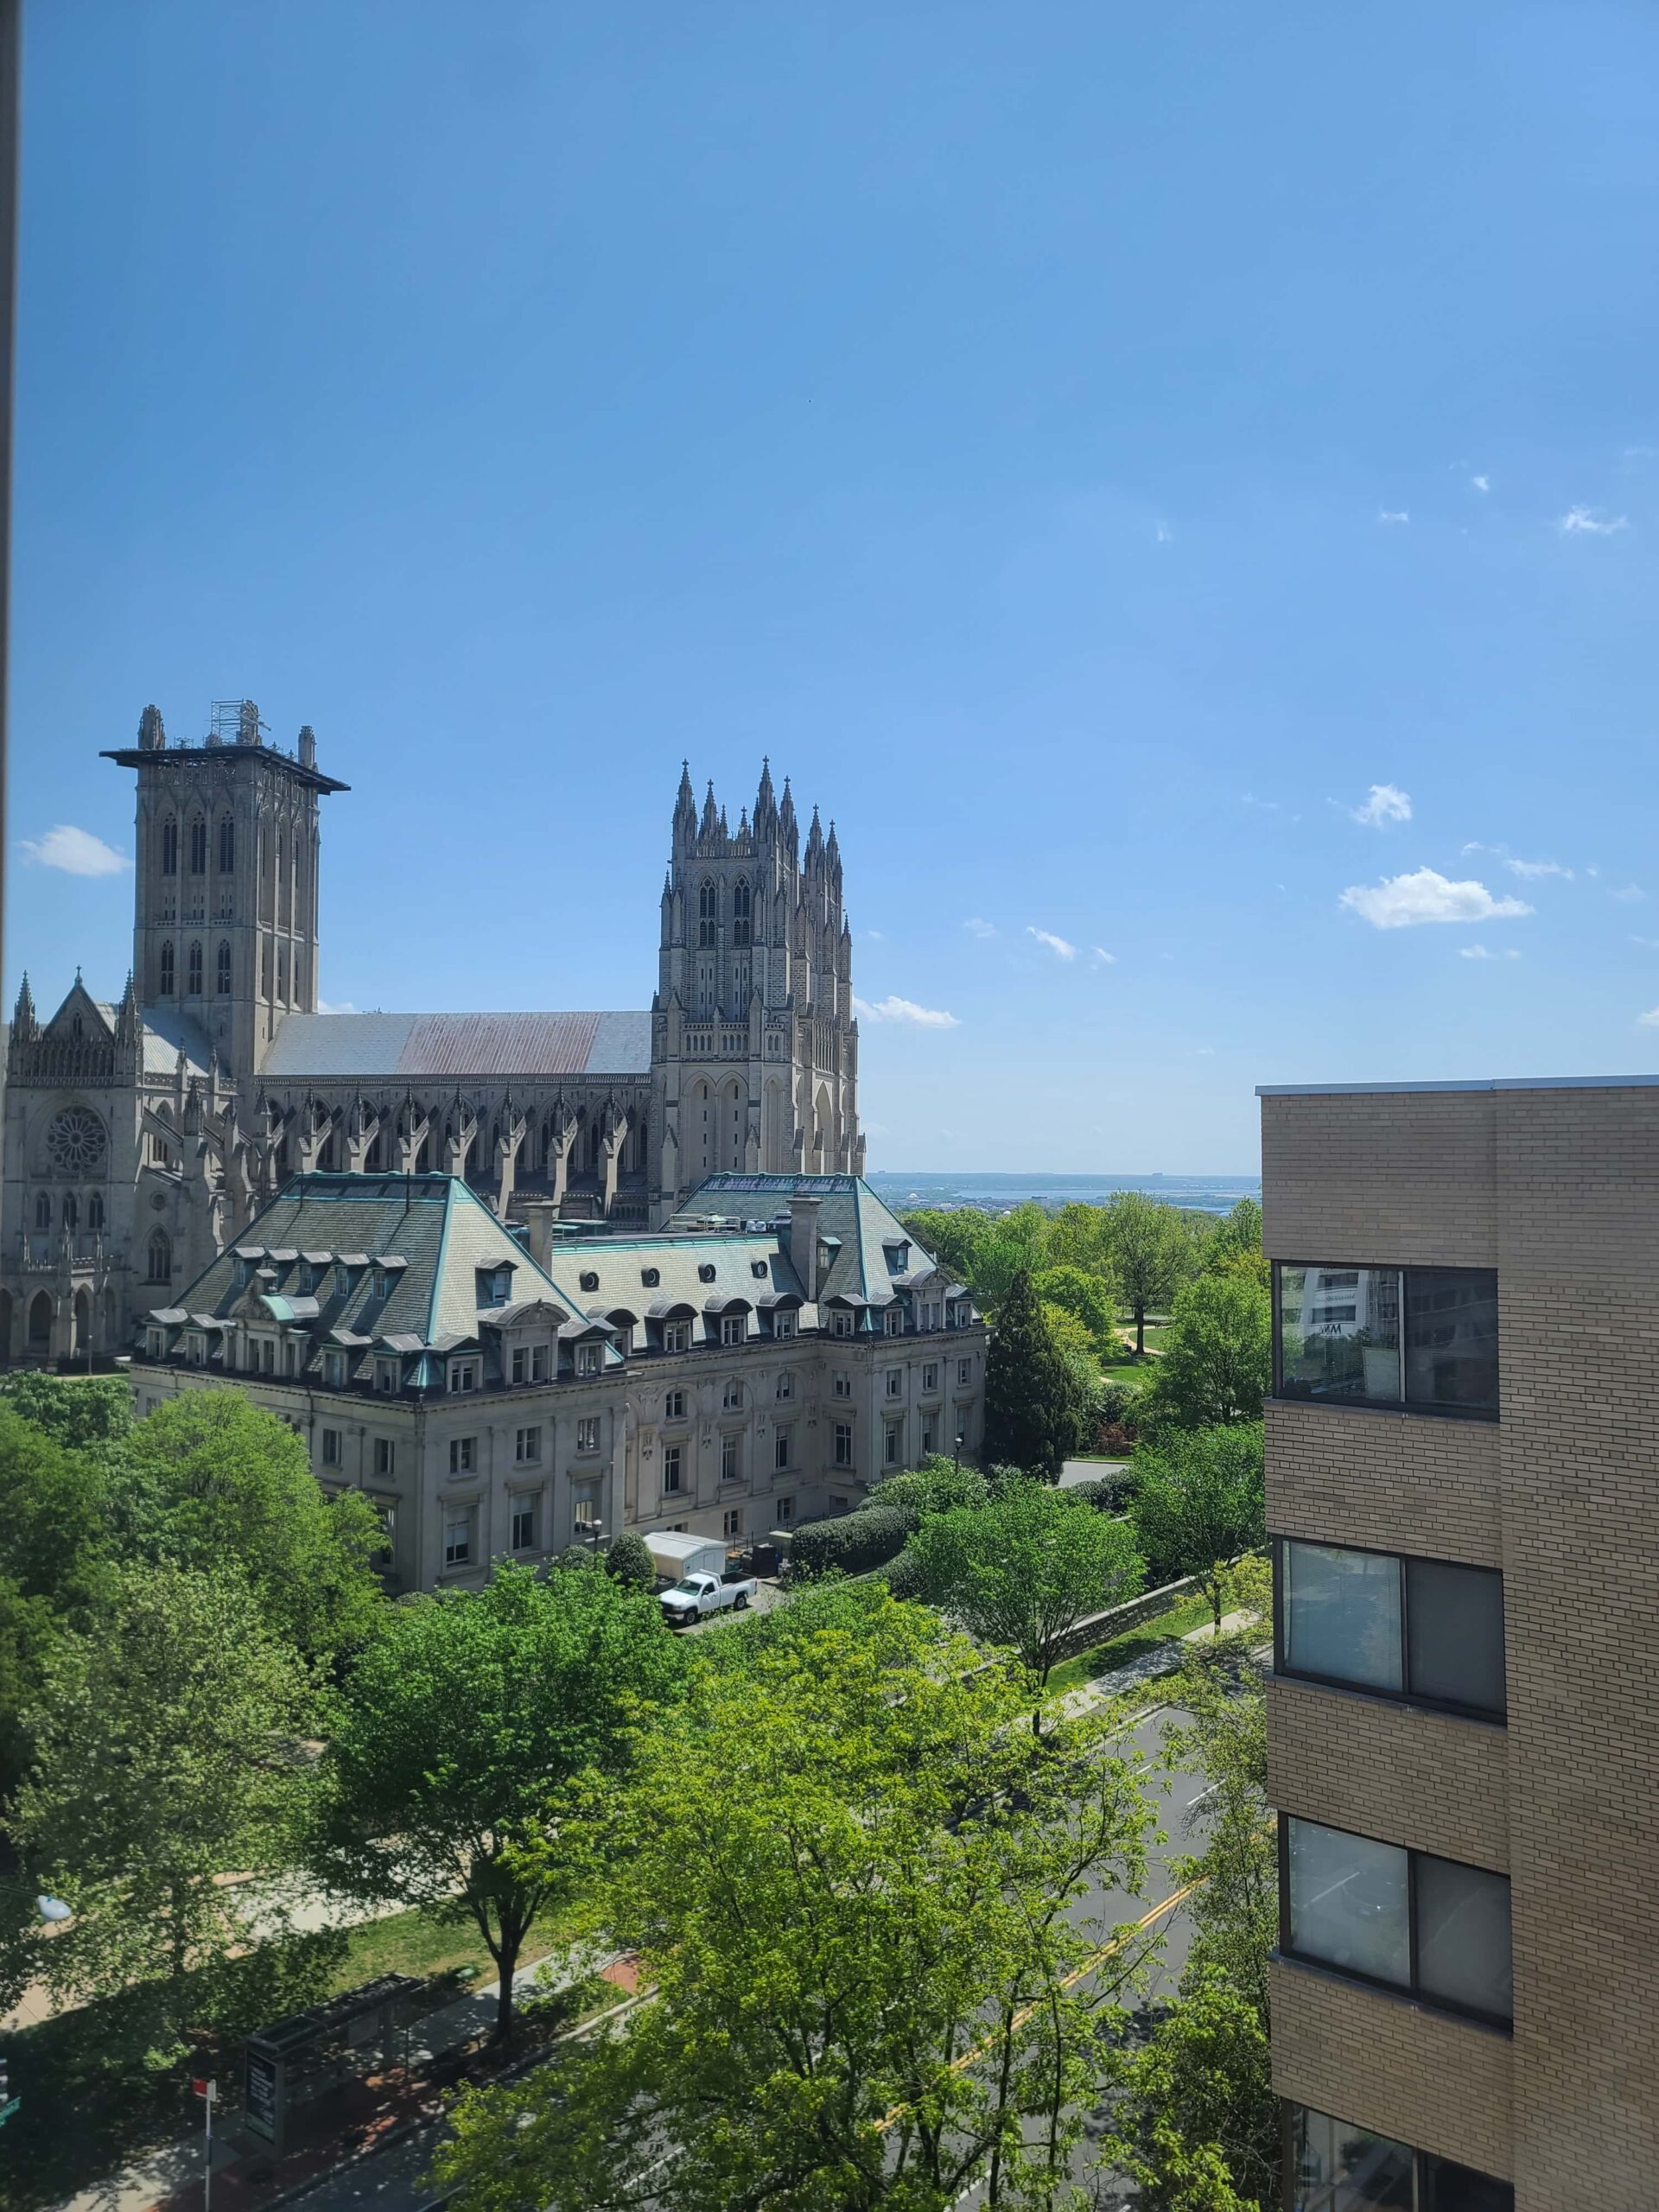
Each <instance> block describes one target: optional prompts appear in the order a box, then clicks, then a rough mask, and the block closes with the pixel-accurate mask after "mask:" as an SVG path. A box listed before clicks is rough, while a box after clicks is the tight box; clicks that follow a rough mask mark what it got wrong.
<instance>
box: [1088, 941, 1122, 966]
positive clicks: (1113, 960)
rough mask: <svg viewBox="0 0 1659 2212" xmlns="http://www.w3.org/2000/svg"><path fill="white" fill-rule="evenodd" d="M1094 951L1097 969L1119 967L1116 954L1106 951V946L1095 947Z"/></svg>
mask: <svg viewBox="0 0 1659 2212" xmlns="http://www.w3.org/2000/svg"><path fill="white" fill-rule="evenodd" d="M1093 951H1094V956H1095V965H1096V967H1097V968H1116V965H1117V955H1116V953H1115V952H1108V951H1107V950H1106V948H1105V946H1104V945H1103V944H1097V945H1096V946H1094V947H1093Z"/></svg>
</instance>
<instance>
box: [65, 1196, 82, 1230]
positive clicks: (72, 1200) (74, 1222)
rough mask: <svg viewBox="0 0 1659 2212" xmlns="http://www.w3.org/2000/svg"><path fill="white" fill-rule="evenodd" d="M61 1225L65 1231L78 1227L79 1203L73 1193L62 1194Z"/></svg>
mask: <svg viewBox="0 0 1659 2212" xmlns="http://www.w3.org/2000/svg"><path fill="white" fill-rule="evenodd" d="M63 1225H64V1227H65V1228H66V1229H79V1227H80V1201H79V1198H76V1196H75V1194H74V1192H73V1191H66V1192H64V1194H63Z"/></svg>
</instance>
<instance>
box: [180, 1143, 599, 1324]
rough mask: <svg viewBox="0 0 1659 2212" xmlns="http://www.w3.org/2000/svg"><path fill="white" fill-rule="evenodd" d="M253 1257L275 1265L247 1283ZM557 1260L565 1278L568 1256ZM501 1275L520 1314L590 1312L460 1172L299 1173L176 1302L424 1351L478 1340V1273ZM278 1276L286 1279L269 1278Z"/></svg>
mask: <svg viewBox="0 0 1659 2212" xmlns="http://www.w3.org/2000/svg"><path fill="white" fill-rule="evenodd" d="M284 1251H286V1252H289V1253H291V1254H292V1255H293V1257H292V1259H291V1260H289V1261H288V1262H284V1263H283V1265H282V1266H281V1268H280V1269H277V1268H275V1267H273V1265H272V1264H271V1262H272V1259H273V1256H274V1255H275V1254H277V1253H278V1252H284ZM246 1255H264V1256H265V1260H266V1265H265V1267H264V1268H262V1269H261V1272H260V1275H259V1278H258V1279H257V1283H256V1284H255V1285H254V1286H252V1287H241V1286H238V1281H237V1271H238V1265H242V1266H246V1265H247V1264H249V1262H248V1258H247V1256H246ZM324 1262H326V1263H327V1273H326V1274H324V1275H323V1277H322V1279H321V1281H314V1282H313V1284H312V1286H311V1287H310V1288H309V1289H308V1290H305V1291H302V1290H301V1289H300V1288H299V1277H298V1274H297V1270H298V1268H301V1267H302V1266H303V1267H308V1268H310V1269H311V1270H312V1271H313V1272H314V1273H315V1271H316V1270H318V1269H319V1268H320V1266H321V1264H322V1263H324ZM375 1263H378V1264H375ZM556 1264H559V1265H560V1266H561V1271H562V1272H563V1264H562V1255H561V1260H560V1261H559V1262H556ZM499 1268H512V1270H513V1276H512V1282H513V1290H514V1294H515V1298H516V1299H517V1300H518V1304H519V1306H520V1309H521V1310H522V1305H523V1301H524V1299H525V1298H526V1297H529V1298H532V1299H534V1298H542V1297H545V1298H546V1299H547V1300H549V1301H550V1303H551V1304H553V1305H554V1306H556V1307H557V1308H558V1309H559V1311H560V1312H561V1313H563V1314H565V1315H569V1314H574V1313H581V1311H582V1306H581V1302H580V1301H579V1300H578V1299H577V1298H576V1296H575V1293H574V1292H573V1291H571V1290H568V1289H566V1288H565V1287H563V1285H562V1284H561V1283H560V1282H559V1281H556V1279H555V1277H554V1276H553V1275H551V1274H549V1273H548V1272H547V1271H546V1270H544V1269H543V1268H538V1267H537V1264H536V1262H534V1261H533V1260H532V1259H531V1256H530V1255H529V1254H528V1253H527V1252H526V1251H525V1249H524V1246H523V1245H522V1244H521V1243H519V1242H518V1238H517V1237H516V1236H512V1234H511V1233H510V1232H509V1231H508V1230H505V1228H503V1226H502V1224H500V1223H499V1221H498V1220H497V1219H496V1217H495V1216H494V1214H493V1213H492V1212H491V1211H490V1209H489V1207H488V1206H487V1205H485V1204H484V1202H483V1200H482V1199H481V1198H479V1197H478V1195H477V1194H476V1192H474V1191H472V1190H471V1189H470V1188H469V1187H468V1186H467V1184H466V1183H465V1182H463V1181H462V1180H461V1179H460V1178H459V1177H457V1176H453V1175H394V1174H379V1175H344V1174H341V1175H324V1174H312V1175H296V1177H295V1178H294V1179H293V1180H292V1181H291V1182H289V1184H287V1185H285V1186H284V1188H283V1190H282V1191H281V1192H279V1194H278V1195H277V1197H276V1198H273V1199H272V1200H271V1202H270V1205H268V1206H266V1207H264V1210H263V1211H261V1212H260V1213H259V1214H258V1215H257V1216H256V1217H255V1218H254V1220H253V1221H252V1222H251V1223H250V1224H249V1226H248V1230H247V1233H246V1235H245V1236H244V1237H243V1238H242V1239H241V1240H240V1241H239V1243H238V1245H237V1246H234V1247H232V1248H231V1249H228V1250H226V1251H224V1252H221V1253H220V1254H219V1257H218V1258H217V1259H216V1260H214V1261H213V1262H212V1264H211V1265H210V1266H208V1267H207V1268H205V1269H204V1270H203V1271H202V1273H201V1274H200V1275H198V1276H197V1278H196V1280H195V1281H194V1282H193V1283H191V1284H190V1285H189V1286H188V1287H187V1288H186V1289H185V1290H184V1292H183V1293H182V1294H181V1296H180V1298H179V1300H177V1303H178V1305H180V1306H184V1307H187V1308H188V1309H189V1311H190V1312H191V1313H212V1314H217V1315H219V1316H221V1317H223V1318H224V1319H226V1320H227V1321H228V1320H229V1319H231V1318H232V1316H233V1315H234V1314H235V1313H238V1311H241V1312H247V1313H251V1314H252V1315H253V1316H254V1318H256V1319H264V1318H270V1319H276V1320H279V1321H285V1322H288V1323H289V1325H297V1326H301V1327H303V1328H305V1329H306V1330H307V1332H308V1334H309V1335H310V1336H311V1337H312V1338H314V1340H315V1343H314V1349H315V1348H319V1347H320V1346H321V1344H323V1343H324V1342H331V1343H334V1344H346V1345H353V1346H359V1347H360V1346H365V1345H367V1344H371V1343H385V1342H386V1341H387V1340H388V1339H390V1338H398V1339H400V1340H402V1339H410V1340H412V1341H414V1342H415V1343H416V1349H418V1348H419V1347H420V1346H423V1345H429V1344H445V1343H454V1344H461V1343H467V1342H471V1341H475V1340H476V1338H477V1336H478V1332H479V1328H480V1302H479V1281H478V1279H479V1276H480V1274H494V1273H495V1272H496V1271H497V1270H499ZM267 1274H277V1276H278V1280H277V1281H271V1282H268V1281H265V1280H264V1278H265V1276H266V1275H267ZM168 1310H169V1311H170V1310H172V1309H168ZM501 1312H502V1309H499V1308H489V1309H485V1311H484V1316H483V1318H486V1319H489V1320H490V1321H492V1322H494V1321H496V1320H498V1319H500V1318H501ZM151 1318H152V1319H155V1318H159V1316H156V1315H152V1317H151ZM400 1348H401V1344H400Z"/></svg>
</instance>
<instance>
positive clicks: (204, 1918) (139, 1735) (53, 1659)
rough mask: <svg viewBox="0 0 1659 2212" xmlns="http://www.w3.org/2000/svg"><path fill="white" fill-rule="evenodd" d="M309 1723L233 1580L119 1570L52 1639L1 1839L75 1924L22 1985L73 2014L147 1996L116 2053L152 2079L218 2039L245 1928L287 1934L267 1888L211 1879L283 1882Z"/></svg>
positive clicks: (166, 1570)
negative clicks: (101, 2002) (82, 2005)
mask: <svg viewBox="0 0 1659 2212" xmlns="http://www.w3.org/2000/svg"><path fill="white" fill-rule="evenodd" d="M313 1721H314V1707H313V1694H312V1690H311V1685H310V1683H309V1681H308V1679H307V1676H306V1673H305V1670H304V1668H303V1666H302V1662H301V1661H300V1659H299V1657H298V1656H297V1655H296V1653H295V1652H294V1651H293V1650H292V1649H291V1648H289V1645H288V1644H286V1643H284V1642H283V1641H282V1640H281V1639H280V1638H279V1637H277V1636H275V1635H274V1634H273V1633H272V1632H271V1630H270V1626H269V1624H267V1622H266V1621H265V1619H264V1616H263V1611H262V1609H261V1607H260V1605H259V1604H258V1602H257V1599H256V1598H255V1597H254V1595H253V1593H252V1592H251V1590H250V1589H249V1587H248V1586H247V1584H246V1583H245V1580H243V1578H242V1577H241V1576H240V1575H239V1574H237V1573H226V1574H217V1575H214V1574H201V1573H195V1572H194V1571H192V1570H190V1569H188V1568H181V1567H172V1566H163V1567H153V1566H149V1565H143V1564H138V1563H130V1564H128V1565H126V1566H124V1567H120V1568H119V1569H118V1570H117V1571H116V1573H115V1574H114V1575H113V1577H112V1581H111V1590H110V1592H109V1597H108V1602H107V1604H106V1605H105V1607H104V1609H103V1610H102V1611H101V1612H100V1614H99V1618H98V1619H97V1620H96V1622H95V1624H93V1625H92V1627H91V1628H89V1629H88V1630H85V1631H80V1630H66V1631H64V1632H63V1633H62V1634H61V1635H60V1637H59V1638H58V1639H57V1641H56V1643H55V1644H54V1649H53V1650H52V1652H51V1654H50V1656H49V1659H48V1664H47V1668H46V1670H45V1681H44V1683H43V1686H42V1688H41V1694H40V1697H39V1700H38V1701H37V1703H36V1704H35V1707H33V1708H32V1709H30V1710H29V1711H28V1712H27V1713H25V1715H24V1723H25V1726H26V1727H27V1728H28V1730H29V1735H30V1738H31V1739H32V1741H33V1743H34V1745H35V1766H34V1769H33V1770H32V1772H31V1774H30V1776H29V1779H28V1780H27V1781H26V1782H25V1783H24V1784H23V1786H22V1789H20V1790H19V1792H18V1794H17V1799H16V1806H15V1808H14V1809H13V1812H12V1814H11V1815H10V1823H9V1825H10V1832H11V1835H12V1838H13V1840H14V1842H15V1843H16V1847H17V1850H18V1853H19V1855H20V1857H21V1859H22V1863H23V1866H24V1867H25V1869H26V1870H27V1881H28V1885H29V1887H31V1888H33V1889H36V1890H43V1891H50V1892H51V1893H52V1894H53V1895H54V1896H58V1897H63V1898H64V1899H66V1901H67V1903H68V1904H70V1905H71V1906H72V1907H73V1918H72V1919H71V1920H70V1921H68V1922H67V1923H65V1924H64V1925H63V1926H62V1927H61V1928H60V1929H55V1930H54V1932H53V1933H52V1935H51V1936H50V1938H49V1939H47V1938H45V1937H42V1936H32V1937H30V1938H29V1942H28V1948H27V1949H26V1951H25V1952H24V1954H23V1955H22V1957H21V1958H20V1957H19V1956H18V1955H17V1954H16V1952H14V1954H13V1955H12V1958H11V1961H10V1963H11V1965H12V1967H13V1970H14V1971H13V1977H12V1978H13V1980H16V1978H18V1975H19V1974H22V1976H24V1977H26V1978H29V1979H39V1980H44V1981H45V1983H46V1984H47V1986H48V1988H50V1989H51V1990H52V1991H53V1993H54V1995H56V1996H57V1997H58V1998H60V1999H64V2000H68V2001H72V2002H74V2001H80V2000H82V1999H87V1998H93V1997H103V1996H113V1995H118V1994H120V1993H124V1992H127V1991H130V1990H133V1989H134V1988H135V1986H136V1985H143V1988H142V1991H140V1992H138V1993H137V1994H139V1995H140V1996H141V1997H142V1999H143V2001H142V2002H140V2003H137V2004H136V2005H130V2006H129V2007H128V2009H127V2012H126V2014H125V2015H124V2018H125V2019H126V2023H127V2027H128V2030H129V2032H130V2034H131V2036H132V2037H135V2038H136V2040H137V2044H139V2045H140V2046H141V2048H140V2049H139V2050H137V2051H130V2052H128V2054H127V2055H128V2056H135V2057H137V2058H140V2059H142V2060H143V2062H144V2063H149V2064H153V2065H165V2064H168V2063H171V2062H172V2060H174V2059H175V2057H176V2056H178V2055H179V2054H180V2052H181V2050H183V2048H184V2047H185V2042H186V2039H187V2037H188V2035H189V2034H190V2033H191V2032H192V2031H194V2030H197V2029H200V2028H201V2027H204V2026H209V2025H215V2024H219V2025H222V2024H224V2023H223V2021H222V2020H217V2019H215V2018H214V2014H215V2011H216V2005H215V1993H216V1991H219V1992H220V1993H222V1982H223V1976H222V1974H216V1971H215V1970H216V1969H224V1968H226V1967H228V1965H229V1963H230V1961H231V1960H232V1957H233V1955H234V1954H236V1953H237V1952H238V1951H240V1950H243V1949H245V1948H247V1946H248V1945H249V1944H250V1942H251V1941H252V1940H254V1934H255V1929H254V1920H255V1918H256V1917H257V1937H258V1940H259V1941H260V1942H262V1943H263V1942H269V1941H270V1940H271V1939H273V1938H278V1937H280V1936H282V1934H283V1932H284V1930H283V1910H282V1905H281V1901H280V1898H279V1897H277V1894H276V1893H275V1892H274V1891H273V1889H272V1887H271V1885H270V1883H268V1882H267V1883H263V1884H259V1885H250V1884H236V1885H226V1884H223V1883H220V1882H218V1881H216V1880H215V1876H218V1875H221V1874H226V1873H241V1874H251V1875H266V1876H270V1875H273V1874H277V1873H278V1872H281V1871H282V1870H283V1869H285V1868H288V1867H291V1866H293V1865H294V1863H295V1859H296V1853H297V1850H298V1848H299V1845H300V1840H301V1836H302V1827H303V1822H304V1820H305V1817H306V1813H307V1809H308V1802H309V1799H310V1794H311V1789H312V1786H313V1777H312V1772H311V1769H310V1765H309V1761H308V1758H306V1756H305V1754H304V1752H303V1751H302V1746H301V1739H302V1738H304V1737H305V1736H307V1735H308V1733H309V1732H310V1729H311V1727H312V1726H313ZM279 1948H280V1946H279ZM3 1972H4V1970H3V1967H0V1978H3ZM234 1979H235V1977H232V1980H234ZM233 2024H240V2025H241V2026H244V2027H245V2026H250V2025H251V2024H252V2022H251V2021H250V2020H246V2019H244V2020H242V2021H240V2022H239V2023H233Z"/></svg>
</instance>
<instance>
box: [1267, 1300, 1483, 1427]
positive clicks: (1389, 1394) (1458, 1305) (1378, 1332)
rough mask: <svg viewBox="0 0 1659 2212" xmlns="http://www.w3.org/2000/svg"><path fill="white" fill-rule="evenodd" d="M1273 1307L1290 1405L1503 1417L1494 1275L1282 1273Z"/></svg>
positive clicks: (1280, 1373) (1280, 1377) (1279, 1386)
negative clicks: (1314, 1402)
mask: <svg viewBox="0 0 1659 2212" xmlns="http://www.w3.org/2000/svg"><path fill="white" fill-rule="evenodd" d="M1274 1357H1275V1361H1276V1369H1277V1371H1276V1375H1275V1378H1274V1388H1275V1390H1276V1391H1277V1394H1278V1395H1279V1396H1281V1397H1283V1398H1319V1399H1325V1400H1328V1401H1331V1402H1337V1403H1345V1404H1353V1405H1380V1406H1399V1405H1405V1406H1409V1407H1422V1408H1433V1409H1434V1410H1435V1411H1437V1412H1445V1413H1464V1414H1496V1413H1497V1275H1496V1274H1495V1273H1494V1272H1493V1271H1492V1269H1491V1268H1332V1267H1313V1266H1306V1265H1303V1264H1300V1263H1298V1264H1295V1265H1292V1264H1289V1263H1287V1262H1286V1263H1280V1264H1277V1265H1275V1267H1274Z"/></svg>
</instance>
